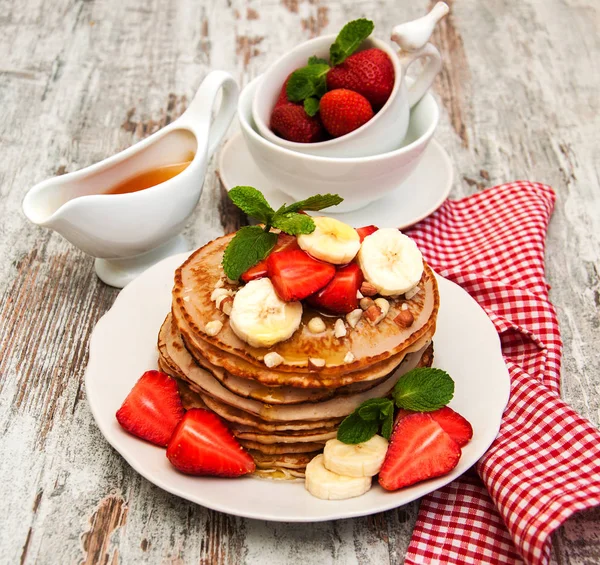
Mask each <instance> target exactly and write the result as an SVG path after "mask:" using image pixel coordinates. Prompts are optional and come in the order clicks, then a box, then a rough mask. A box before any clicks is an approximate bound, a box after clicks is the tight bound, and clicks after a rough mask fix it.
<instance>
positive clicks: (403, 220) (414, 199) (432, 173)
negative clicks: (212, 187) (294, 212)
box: [218, 133, 453, 229]
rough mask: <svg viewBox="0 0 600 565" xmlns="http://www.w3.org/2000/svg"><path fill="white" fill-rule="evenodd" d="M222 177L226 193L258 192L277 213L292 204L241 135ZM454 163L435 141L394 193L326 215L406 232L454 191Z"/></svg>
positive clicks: (226, 154)
mask: <svg viewBox="0 0 600 565" xmlns="http://www.w3.org/2000/svg"><path fill="white" fill-rule="evenodd" d="M218 167H219V176H220V177H221V181H222V182H223V185H224V186H225V189H226V190H227V191H229V190H231V189H232V188H233V187H234V186H237V185H245V186H248V185H249V186H253V187H255V188H258V190H260V191H261V192H262V193H263V194H264V195H265V198H266V199H267V201H268V202H269V204H271V206H272V207H273V208H275V209H277V208H279V207H280V206H281V205H282V204H285V203H288V204H290V197H289V196H288V195H287V194H284V193H283V192H281V191H280V190H278V189H277V188H276V187H275V186H273V184H272V183H271V182H270V181H269V180H268V179H267V177H266V176H265V175H264V174H263V173H262V171H261V170H260V169H259V168H258V167H257V166H256V163H255V162H254V160H253V159H252V156H251V155H250V152H249V151H248V148H247V146H246V142H245V141H244V138H243V136H242V134H241V133H237V134H235V135H234V136H233V137H232V138H230V139H229V140H228V141H227V143H226V144H225V145H224V146H223V149H222V150H221V153H219V163H218ZM452 180H453V172H452V163H451V161H450V157H449V156H448V153H446V151H445V150H444V148H443V147H442V146H441V145H440V144H439V143H438V142H437V141H435V139H432V140H431V142H430V143H429V147H427V149H426V150H425V153H424V154H423V157H422V158H421V162H420V163H419V165H418V166H417V168H416V169H415V170H414V171H413V172H412V173H411V175H410V176H409V177H408V178H407V179H406V180H405V181H404V182H403V183H402V184H400V185H398V188H397V189H396V190H395V191H394V192H393V193H392V194H389V195H387V196H385V197H383V198H382V199H381V200H377V201H376V202H373V203H371V204H369V205H368V206H366V207H365V208H362V209H360V210H356V211H354V212H346V213H344V214H335V208H328V209H327V214H329V215H332V214H335V217H336V218H338V219H340V220H342V221H343V222H346V223H347V224H350V225H351V226H354V227H360V226H367V225H371V224H373V225H376V226H378V227H380V228H399V229H404V228H407V227H408V226H412V225H413V224H416V223H417V222H420V221H421V220H422V219H423V218H426V217H427V216H429V215H431V214H433V213H434V212H435V211H436V210H437V209H438V208H439V207H440V206H441V205H442V204H443V203H444V200H446V198H448V194H449V193H450V188H451V187H452Z"/></svg>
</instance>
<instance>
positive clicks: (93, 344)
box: [84, 252, 510, 523]
mask: <svg viewBox="0 0 600 565" xmlns="http://www.w3.org/2000/svg"><path fill="white" fill-rule="evenodd" d="M189 254H190V252H186V253H180V254H177V255H174V256H171V257H168V258H166V259H164V260H162V261H161V262H159V263H157V264H156V265H154V266H153V267H151V268H150V269H148V270H147V271H145V272H144V273H142V275H140V277H138V278H137V279H135V280H134V281H133V282H132V283H130V284H129V285H127V287H125V288H124V289H123V290H122V291H121V292H120V293H119V295H118V296H117V298H116V299H115V302H114V303H113V305H112V306H111V308H110V309H109V310H108V311H107V312H106V313H105V314H104V315H103V316H102V317H101V318H100V319H99V320H98V322H97V323H96V325H95V327H94V329H93V331H92V333H91V335H90V340H89V357H88V362H87V365H86V368H85V373H84V383H85V390H86V401H87V404H88V406H89V408H90V411H91V412H92V415H93V417H94V420H95V422H96V425H97V426H98V429H99V430H100V432H101V434H102V435H103V436H104V439H105V440H106V441H107V442H108V443H109V445H111V446H112V447H113V448H114V449H115V450H116V451H117V453H119V455H120V456H121V457H123V459H124V460H125V461H126V462H127V463H128V465H130V466H131V467H132V468H133V470H134V471H136V473H138V474H139V475H141V476H142V477H144V478H145V479H146V480H148V481H149V482H151V483H152V484H154V485H156V486H157V487H159V488H161V489H162V490H165V491H166V492H169V493H171V494H174V495H176V496H179V497H180V498H183V499H185V500H189V501H190V502H193V503H195V504H199V505H201V506H204V507H205V508H209V509H211V510H216V511H219V512H224V513H226V514H230V515H234V516H239V517H242V518H249V519H257V520H267V521H273V522H295V523H309V522H324V521H329V520H338V519H347V518H356V517H361V516H368V515H371V514H375V513H378V512H384V511H388V510H392V509H394V508H399V507H401V506H403V505H405V504H408V503H410V502H413V501H414V500H417V499H418V498H421V497H422V496H426V495H427V494H430V493H431V492H434V491H435V490H438V489H439V488H443V487H444V486H446V485H447V484H449V483H450V482H452V481H454V480H455V479H457V478H459V477H460V476H461V475H462V474H463V473H464V472H466V470H467V469H468V468H470V467H471V466H472V465H474V464H475V463H476V462H477V461H478V460H479V459H480V458H481V457H482V456H483V455H484V454H485V452H486V451H487V450H488V448H489V446H490V445H491V444H492V443H493V442H494V440H495V439H496V437H497V435H498V432H499V430H500V426H501V423H502V415H503V413H504V411H505V409H506V405H507V404H508V400H509V396H510V376H509V373H508V369H507V367H506V364H505V363H504V362H503V366H504V373H505V374H504V382H503V386H504V398H503V399H501V400H500V402H501V404H502V411H501V414H500V417H499V418H498V421H497V423H496V424H495V425H494V426H493V437H492V438H491V439H490V440H489V441H486V442H484V444H483V447H481V448H480V451H481V453H479V454H478V455H477V457H476V458H475V460H474V461H472V462H471V464H470V465H469V466H468V467H466V468H465V469H464V470H463V471H462V472H460V473H458V474H454V473H452V472H451V473H449V474H448V475H445V476H442V477H438V478H436V479H432V481H435V482H436V486H435V487H434V488H431V489H430V490H428V491H427V492H418V493H416V494H415V496H413V497H409V499H408V500H402V501H401V502H394V499H393V496H394V494H395V493H389V496H390V504H389V505H388V504H386V505H383V506H381V507H379V506H378V507H377V508H372V507H366V508H363V509H357V510H350V511H348V510H346V511H342V512H336V511H335V507H334V506H333V505H332V512H331V513H330V514H327V515H322V516H321V515H318V516H301V515H285V516H283V515H279V514H277V513H268V512H265V511H247V510H244V509H242V510H239V509H236V508H232V507H231V506H228V505H224V504H221V503H219V502H214V501H211V500H208V501H207V500H204V501H202V502H201V501H199V500H197V499H196V498H197V497H196V498H192V496H191V493H190V492H187V491H185V490H184V489H182V488H181V487H178V486H177V485H172V484H170V483H169V482H167V481H164V480H163V479H162V478H161V477H160V476H156V474H154V475H153V474H152V473H151V472H149V471H148V469H147V467H146V466H144V465H143V462H141V461H140V460H139V457H135V456H133V455H132V454H129V453H128V452H127V451H126V450H125V449H124V448H123V446H121V445H120V444H119V441H118V439H119V435H118V434H117V435H114V434H113V429H115V426H113V428H112V429H111V427H110V424H109V422H105V421H104V418H103V417H102V415H101V414H100V407H99V406H98V405H97V404H96V398H95V393H94V392H93V391H94V386H93V385H92V384H91V383H92V380H93V377H92V374H93V371H92V369H90V367H93V362H95V357H96V355H97V354H98V352H97V349H98V347H100V345H99V343H98V342H99V340H100V339H101V336H102V331H103V330H104V326H105V325H106V324H109V323H110V322H111V321H112V320H111V319H112V318H113V317H115V316H116V315H118V309H119V308H120V306H121V304H123V303H124V301H126V300H127V298H128V296H129V295H130V294H131V293H132V292H134V290H135V287H136V284H135V283H136V282H137V281H139V280H141V279H143V278H144V276H146V277H148V278H149V277H150V276H152V275H153V274H154V273H155V272H156V270H159V269H162V268H166V265H167V264H170V263H171V262H173V263H175V262H176V260H177V263H176V264H179V263H180V262H183V261H184V260H185V258H187V257H188V256H189ZM436 277H438V280H441V281H443V282H442V285H441V287H443V286H445V284H446V283H447V284H449V285H451V286H453V287H456V289H458V291H459V292H461V293H464V295H466V297H468V299H469V300H470V301H471V302H472V305H473V306H475V307H476V308H477V309H479V310H480V311H481V312H482V313H483V314H484V315H485V317H486V319H487V320H488V322H489V324H490V326H491V327H492V328H493V324H492V322H491V320H490V319H489V317H488V316H487V314H486V313H485V311H484V310H483V308H481V306H480V305H479V304H478V303H477V302H476V301H475V300H474V299H473V298H472V297H471V296H470V295H469V294H468V293H467V292H466V291H465V290H464V289H463V288H462V287H460V286H459V285H457V284H456V283H454V282H452V281H450V280H448V279H446V278H444V277H442V276H441V275H438V274H437V273H436ZM138 284H139V283H138ZM440 294H441V291H440ZM156 331H158V328H157V330H156ZM494 333H495V336H496V341H495V343H494V345H495V347H497V349H498V352H499V353H500V357H501V358H502V356H501V343H500V338H499V336H498V334H497V333H496V330H495V328H494ZM136 378H137V377H136ZM115 422H116V419H115ZM123 433H124V434H126V432H123ZM127 437H131V436H129V435H127ZM133 439H135V441H141V440H137V438H133ZM142 444H143V445H145V446H148V447H150V448H153V449H157V450H160V451H161V452H164V448H161V447H158V446H152V445H150V444H148V443H147V442H142ZM165 460H166V458H165ZM173 473H178V472H177V471H176V470H175V469H174V468H173ZM184 477H187V478H190V477H189V476H185V475H184ZM191 478H192V479H193V480H194V481H196V480H208V481H210V480H224V481H230V480H231V479H219V478H214V477H191ZM236 480H237V481H240V479H236ZM242 480H258V481H262V482H267V481H268V480H267V479H261V478H258V477H242ZM298 483H299V481H294V483H293V484H298ZM272 484H273V485H282V486H286V485H285V484H284V483H283V482H282V481H277V482H273V483H272ZM423 484H427V483H421V485H423ZM276 488H280V487H279V486H277V487H276ZM398 492H401V491H398ZM386 496H387V495H386ZM328 502H332V503H334V504H335V502H336V501H328ZM341 502H344V501H341Z"/></svg>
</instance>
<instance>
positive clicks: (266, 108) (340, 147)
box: [252, 35, 409, 157]
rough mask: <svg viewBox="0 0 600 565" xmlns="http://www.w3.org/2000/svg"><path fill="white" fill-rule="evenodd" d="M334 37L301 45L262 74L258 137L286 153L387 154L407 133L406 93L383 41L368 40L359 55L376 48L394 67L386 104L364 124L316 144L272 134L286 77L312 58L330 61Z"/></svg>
mask: <svg viewBox="0 0 600 565" xmlns="http://www.w3.org/2000/svg"><path fill="white" fill-rule="evenodd" d="M335 38H336V36H335V35H326V36H324V37H317V38H315V39H311V40H310V41H306V42H305V43H301V44H300V45H298V46H297V47H295V48H294V49H292V50H291V51H289V52H288V53H286V54H285V55H284V56H283V57H281V58H280V59H278V60H277V61H275V63H273V65H271V66H270V67H269V68H268V69H267V71H266V72H265V73H264V74H263V78H262V81H261V82H260V84H259V85H258V88H257V94H256V96H255V97H254V102H253V108H252V112H253V117H254V121H255V123H256V127H257V129H258V131H259V132H260V134H261V135H262V136H263V137H264V138H266V139H268V140H269V141H272V142H273V143H276V144H277V145H281V147H285V148H287V149H292V150H294V151H300V152H302V153H309V154H310V155H319V156H321V157H365V156H368V155H377V154H379V153H387V152H389V151H393V150H394V149H398V147H400V145H401V143H402V140H403V139H404V136H405V135H406V130H407V129H408V113H409V107H408V93H407V89H406V81H403V80H402V67H401V66H400V61H399V59H398V57H397V56H396V53H395V51H394V50H393V49H392V48H391V47H390V46H389V45H388V44H387V43H384V42H383V41H380V40H378V39H373V38H368V39H366V40H365V41H364V42H363V44H362V45H361V47H360V49H359V51H364V50H365V49H371V48H373V47H376V48H378V49H381V50H383V51H385V53H386V54H387V56H388V57H389V58H390V61H391V62H392V65H393V66H394V74H395V77H394V88H393V90H392V93H391V94H390V97H389V98H388V101H387V102H386V103H385V104H384V106H383V107H382V108H381V109H380V110H379V112H377V114H375V116H373V117H372V118H371V119H370V120H369V121H368V122H367V123H366V124H364V125H362V126H361V127H359V128H357V129H355V130H354V131H352V132H350V133H348V134H346V135H343V136H341V137H338V138H335V139H330V140H328V141H321V142H318V143H296V142H293V141H287V140H286V139H283V138H282V137H279V136H278V135H276V134H275V133H273V132H272V131H271V128H270V127H269V124H270V122H271V112H272V111H273V108H274V107H275V103H276V102H277V98H278V97H279V93H280V92H281V87H282V85H283V83H284V82H285V79H286V78H287V77H288V75H289V74H290V73H291V72H293V71H295V70H296V69H298V68H300V67H304V66H305V65H306V63H307V61H308V58H309V57H310V56H311V55H316V56H317V57H322V58H327V59H328V58H329V46H330V45H331V44H332V43H333V42H334V41H335Z"/></svg>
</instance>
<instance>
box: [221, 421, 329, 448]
mask: <svg viewBox="0 0 600 565" xmlns="http://www.w3.org/2000/svg"><path fill="white" fill-rule="evenodd" d="M229 429H230V430H231V433H232V434H233V435H234V436H235V437H237V438H238V439H247V440H250V441H255V442H257V443H262V444H269V445H273V444H289V443H307V442H314V443H322V442H323V443H324V442H326V441H327V440H330V439H333V438H335V437H336V435H337V431H336V430H329V431H325V432H321V431H319V432H316V431H310V432H304V433H302V432H295V433H292V434H285V433H266V434H263V433H260V432H256V431H247V430H240V429H239V428H236V427H235V426H230V427H229Z"/></svg>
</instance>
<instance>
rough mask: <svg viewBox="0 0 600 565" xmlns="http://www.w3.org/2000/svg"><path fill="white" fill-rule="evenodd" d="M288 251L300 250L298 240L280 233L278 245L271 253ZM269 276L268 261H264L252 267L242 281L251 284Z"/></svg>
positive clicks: (293, 236)
mask: <svg viewBox="0 0 600 565" xmlns="http://www.w3.org/2000/svg"><path fill="white" fill-rule="evenodd" d="M286 249H300V246H299V245H298V240H297V239H296V236H295V235H288V234H287V233H280V234H279V235H278V236H277V243H276V244H275V247H274V248H273V251H271V253H277V252H278V251H284V250H286ZM266 276H267V260H266V259H263V260H262V261H259V262H258V263H256V265H254V267H250V268H249V269H248V270H247V271H246V272H245V273H244V274H243V275H242V277H241V278H242V280H243V281H244V282H250V281H254V280H257V279H263V278H264V277H266Z"/></svg>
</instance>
